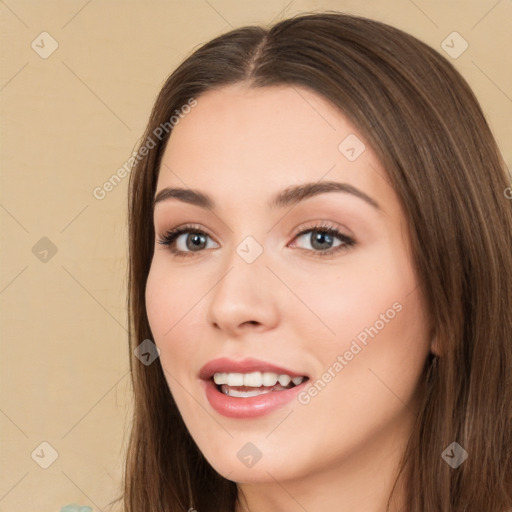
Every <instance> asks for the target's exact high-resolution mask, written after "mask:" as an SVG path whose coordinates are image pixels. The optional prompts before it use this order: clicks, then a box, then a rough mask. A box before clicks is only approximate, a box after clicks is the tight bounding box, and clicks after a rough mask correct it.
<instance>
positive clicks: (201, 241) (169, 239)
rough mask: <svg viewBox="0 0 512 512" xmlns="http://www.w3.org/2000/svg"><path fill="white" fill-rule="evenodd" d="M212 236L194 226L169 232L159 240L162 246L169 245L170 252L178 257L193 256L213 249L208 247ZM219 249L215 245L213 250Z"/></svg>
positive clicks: (182, 227)
mask: <svg viewBox="0 0 512 512" xmlns="http://www.w3.org/2000/svg"><path fill="white" fill-rule="evenodd" d="M208 238H210V236H209V235H208V234H207V233H205V232H204V231H203V230H201V229H199V228H198V227H197V226H194V225H186V226H181V227H179V228H175V229H171V230H170V231H167V233H165V234H164V235H163V236H161V237H160V238H159V240H158V243H159V244H161V245H167V246H168V247H169V250H170V251H171V252H172V253H173V254H174V255H176V256H177V257H187V256H193V255H194V253H195V252H201V250H202V249H212V247H211V246H210V247H209V246H208V241H207V239H208ZM215 247H218V244H215V245H214V247H213V248H215Z"/></svg>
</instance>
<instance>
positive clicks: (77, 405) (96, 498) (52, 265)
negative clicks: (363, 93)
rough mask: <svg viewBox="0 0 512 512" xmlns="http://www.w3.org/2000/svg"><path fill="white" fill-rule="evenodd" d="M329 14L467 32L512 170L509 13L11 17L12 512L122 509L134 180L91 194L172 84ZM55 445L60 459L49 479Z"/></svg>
mask: <svg viewBox="0 0 512 512" xmlns="http://www.w3.org/2000/svg"><path fill="white" fill-rule="evenodd" d="M327 9H335V10H340V11H344V12H350V13H357V14H361V15H366V16H368V17H372V18H376V19H379V20H382V21H385V22H387V23H389V24H391V25H395V26H397V27H399V28H402V29H404V30H406V31H407V32H410V33H412V34H413V35H416V36H417V37H418V38H420V39H421V40H423V41H425V42H426V43H428V44H430V45H431V46H432V47H434V48H436V49H438V51H440V52H441V53H444V50H443V49H442V48H441V43H442V41H443V40H445V39H446V37H447V36H448V35H449V34H450V33H452V32H453V31H457V32H458V33H459V34H460V35H461V36H462V37H463V38H464V39H465V40H466V41H467V43H468V44H469V46H468V49H467V50H466V51H465V52H464V53H463V54H462V55H460V57H458V58H457V59H453V58H451V57H448V58H449V59H451V60H452V62H454V64H455V65H456V67H457V68H458V69H459V70H460V71H461V72H462V74H463V75H464V76H465V77H466V78H467V80H468V81H469V83H470V85H471V86H472V87H473V90H474V91H475V93H476V95H477V97H478V98H479V99H480V101H481V104H482V106H483V109H484V111H485V112H486V114H487V116H488V119H489V122H490V124H491V126H492V129H493V131H494V133H495V135H496V137H497V140H498V142H499V144H500V146H501V149H502V152H503V154H504V156H505V159H506V161H507V162H508V163H509V165H510V163H511V162H512V137H511V126H512V123H511V118H512V66H511V62H512V58H511V57H512V54H511V52H512V50H511V49H512V33H511V32H510V20H511V19H512V2H511V1H510V0H501V1H496V0H479V1H428V0H414V1H412V0H394V1H385V0H374V1H368V2H362V1H356V0H352V1H348V0H347V1H343V0H339V1H305V0H304V1H299V0H292V1H290V0H285V1H269V0H265V1H248V0H239V1H236V0H208V1H207V0H190V1H185V0H183V1H165V2H163V1H148V0H146V1H142V0H139V1H135V0H132V1H124V2H121V1H120V0H117V1H112V0H111V1H101V0H89V1H87V0H81V1H78V0H77V1H69V0H68V1H36V0H33V1H17V0H5V1H1V0H0V15H1V44H2V48H3V52H2V58H1V68H0V88H1V94H0V101H1V110H2V124H1V130H2V131H1V138H0V142H1V162H2V175H1V179H2V182H1V190H0V223H1V234H2V252H1V254H2V259H1V267H0V268H1V271H0V272H1V273H0V306H1V315H2V316H1V323H0V336H1V403H0V432H1V445H0V447H1V460H2V462H1V464H0V476H1V479H0V510H1V511H5V512H16V511H23V512H27V511H28V510H34V511H35V510H37V511H48V512H58V511H59V510H60V507H62V506H63V505H66V504H68V503H73V502H74V503H78V504H80V505H89V506H91V507H93V508H94V511H95V512H97V511H101V510H105V508H106V505H107V503H108V502H109V501H110V500H111V499H113V497H114V496H115V493H116V490H117V488H118V485H119V482H120V477H121V474H122V461H123V450H124V446H125V443H126V439H127V437H126V425H127V421H128V420H129V418H130V406H131V399H130V392H129V391H130V387H129V377H128V350H127V339H126V338H127V337H126V328H125V326H126V308H125V298H126V294H125V286H126V236H127V231H126V191H127V184H128V179H125V180H124V181H123V182H122V183H120V184H119V185H118V186H117V187H115V188H114V189H113V190H112V191H111V192H109V193H108V194H107V195H106V197H105V198H104V199H102V200H98V199H96V198H95V197H94V196H93V189H94V188H95V187H98V186H102V184H103V183H105V182H106V181H107V180H108V179H109V177H110V176H111V175H112V174H113V173H115V171H116V170H117V169H118V168H119V167H121V166H122V165H123V164H124V163H125V162H126V160H127V159H128V157H129V156H130V154H131V153H132V151H133V149H134V147H135V145H136V143H137V140H138V139H139V138H140V137H141V136H142V133H143V130H144V127H145V123H146V120H147V117H148V114H149V111H150V108H151V106H152V102H153V100H154V98H155V95H156V94H157V92H158V91H159V88H160V86H161V85H162V83H163V81H164V80H165V78H166V77H167V76H168V74H169V73H170V72H171V71H172V70H173V68H174V67H175V66H176V65H177V64H178V63H179V62H180V61H181V60H182V59H183V58H184V57H185V56H186V55H188V54H189V53H190V52H191V51H192V50H193V49H194V48H195V47H197V46H198V45H200V44H201V43H203V42H205V41H207V40H209V39H210V38H212V37H213V36H216V35H218V34H220V33H222V32H225V31H227V30H228V29H230V28H232V27H238V26H241V25H245V24H256V23H264V24H266V23H269V22H271V21H272V20H274V21H275V20H277V19H281V18H283V17H286V16H289V15H293V14H296V13H299V12H303V11H308V10H327ZM41 32H48V33H49V34H50V35H51V37H52V38H53V39H55V40H56V41H57V43H58V45H59V46H58V49H57V50H56V51H55V52H54V53H52V54H51V55H50V56H48V57H47V58H46V59H43V58H42V57H40V56H39V54H38V53H37V52H36V51H35V50H34V49H32V47H31V44H32V42H33V41H34V45H38V46H35V47H36V48H37V49H38V51H39V52H40V53H41V52H42V53H44V52H48V51H49V50H50V49H51V44H52V43H51V40H50V39H49V36H46V35H44V36H40V34H41ZM41 39H43V42H41ZM459 43H460V41H459V42H458V43H457V44H459ZM445 55H446V54H445ZM43 237H46V238H48V239H49V240H51V243H52V244H54V246H55V247H56V249H57V252H56V253H55V254H53V253H52V250H51V249H48V241H45V240H43V241H42V242H39V241H40V239H41V238H43ZM36 244H39V245H36ZM45 244H46V245H45ZM34 246H36V248H35V249H33V247H34ZM44 250H49V252H48V253H45V252H44ZM34 253H35V254H34ZM41 258H43V261H41ZM44 258H46V260H45V261H44ZM42 442H47V443H49V444H50V445H51V446H52V447H53V449H54V450H56V452H57V453H58V458H57V459H56V460H55V461H54V462H53V464H51V466H50V467H48V469H43V468H41V467H40V466H39V465H38V463H43V462H45V461H46V462H51V450H50V449H49V448H48V447H47V446H44V445H43V446H42V447H40V446H39V445H40V443H42ZM34 450H35V453H34V455H33V458H32V457H31V454H32V453H33V452H34ZM41 450H42V451H41ZM36 461H37V462H36ZM141 512H142V511H141Z"/></svg>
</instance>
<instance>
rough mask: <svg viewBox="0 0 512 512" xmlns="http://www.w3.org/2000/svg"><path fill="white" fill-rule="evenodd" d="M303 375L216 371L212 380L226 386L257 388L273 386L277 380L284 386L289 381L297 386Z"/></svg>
mask: <svg viewBox="0 0 512 512" xmlns="http://www.w3.org/2000/svg"><path fill="white" fill-rule="evenodd" d="M304 379H305V377H293V378H292V377H290V376H289V375H285V374H281V375H278V374H277V373H273V372H251V373H224V372H218V373H215V374H214V375H213V381H214V382H215V384H217V385H222V384H227V385H228V386H249V387H253V388H259V387H261V386H266V387H271V386H275V385H276V384H277V382H279V384H281V386H283V387H286V386H288V384H290V382H293V383H294V384H295V385H296V386H298V385H299V384H300V383H301V382H302V381H303V380H304Z"/></svg>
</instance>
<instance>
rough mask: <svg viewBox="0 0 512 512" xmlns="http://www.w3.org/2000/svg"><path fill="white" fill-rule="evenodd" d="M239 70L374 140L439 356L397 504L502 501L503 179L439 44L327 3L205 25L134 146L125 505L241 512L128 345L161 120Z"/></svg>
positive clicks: (507, 348) (133, 510) (508, 366)
mask: <svg viewBox="0 0 512 512" xmlns="http://www.w3.org/2000/svg"><path fill="white" fill-rule="evenodd" d="M241 81H244V82H247V83H248V84H250V85H251V86H252V87H267V86H272V85H277V84H279V85H289V86H291V87H293V86H295V85H297V86H304V87H307V88H309V89H310V90H312V91H314V92H316V93H317V94H320V95H321V96H323V97H324V98H326V99H328V100H329V101H330V102H332V104H333V105H335V106H337V107H338V108H339V109H340V111H341V112H342V113H343V114H344V115H346V116H347V117H348V118H349V119H350V121H351V122H352V123H353V124H354V126H355V127H356V128H357V129H358V130H359V131H360V132H361V133H362V134H363V136H364V137H366V139H367V141H369V143H370V144H371V146H372V148H373V149H374V151H375V152H376V154H377V155H378V157H379V158H380V160H381V162H382V164H383V165H384V168H385V169H386V170H387V173H388V175H389V176H388V177H389V180H390V183H391V185H392V186H393V188H394V190H395V191H396V193H397V195H398V197H399V199H400V201H401V203H402V207H403V209H404V211H405V214H406V218H407V219H408V229H409V236H410V239H411V242H412V247H413V248H414V254H413V258H414V261H413V263H414V265H415V269H416V273H417V276H418V282H419V286H421V287H422V291H423V294H424V297H425V299H426V303H427V307H428V310H429V311H428V313H429V314H430V318H431V322H432V325H433V326H434V330H435V331H434V334H435V336H436V339H437V342H438V346H439V353H440V355H439V357H437V358H435V360H434V361H433V362H432V364H426V366H425V373H424V375H423V379H422V389H423V392H422V398H421V404H420V408H419V413H418V415H417V419H416V422H415V426H414V428H413V431H412V434H411V437H410V440H409V443H408V446H407V449H406V451H405V454H404V457H403V461H402V462H403V464H402V470H401V477H403V478H405V481H406V482H407V484H406V486H405V489H406V493H407V496H406V500H407V501H406V503H407V506H406V510H407V511H408V512H482V511H484V510H486V511H493V512H502V511H504V510H506V509H507V508H508V507H512V201H510V200H508V199H507V194H506V190H507V189H508V187H510V176H509V175H508V173H507V171H506V167H505V165H504V162H503V160H502V158H501V156H500V152H499V149H498V147H497V145H496V142H495V140H494V138H493V136H492V134H491V131H490V129H489V126H488V124H487V122H486V120H485V118H484V115H483V113H482V110H481V108H480V107H479V104H478V102H477V100H476V98H475V96H474V94H473V93H472V91H471V90H470V88H469V86H468V85H467V83H466V81H465V80H464V79H463V78H462V77H461V75H460V74H459V73H458V72H457V71H456V70H455V69H454V67H453V66H452V65H451V64H450V63H449V62H448V61H447V60H446V59H445V58H444V57H442V56H441V55H439V54H438V53H437V52H435V51H434V50H432V49H431V48H430V47H428V46H427V45H426V44H424V43H422V42H420V41H419V40H417V39H416V38H414V37H412V36H410V35H408V34H406V33H404V32H402V31H400V30H398V29H396V28H393V27H390V26H388V25H385V24H383V23H380V22H377V21H373V20H368V19H365V18H361V17H356V16H350V15H344V14H340V13H333V12H327V13H317V14H306V15H299V16H296V17H294V18H290V19H287V20H284V21H281V22H279V23H277V24H275V25H274V26H272V27H270V28H269V29H265V28H262V27H244V28H240V29H236V30H233V31H231V32H229V33H227V34H225V35H222V36H220V37H217V38H215V39H214V40H212V41H210V42H208V43H207V44H205V45H204V46H202V47H201V48H199V49H198V50H197V51H195V52H194V53H193V54H192V55H191V56H190V57H188V58H187V59H186V60H185V61H184V62H183V63H182V64H181V65H180V66H179V67H178V68H177V69H176V70H175V71H174V73H172V75H171V76H170V77H169V78H168V80H167V81H166V82H165V84H164V86H163V88H162V90H161V92H160V94H159V96H158V98H157V100H156V103H155V105H154V108H153V111H152V113H151V116H150V120H149V123H148V126H147V129H146V132H145V135H144V137H143V139H142V141H141V145H140V148H141V149H142V148H143V146H146V148H148V147H150V149H149V151H147V152H146V150H144V151H141V149H139V154H138V156H137V163H136V165H135V166H134V168H133V170H132V173H131V177H130V187H129V230H130V231H129V232H130V240H129V296H128V309H129V317H130V325H129V329H130V354H131V360H130V361H131V362H130V364H131V374H132V383H133V391H134V397H135V400H134V416H133V423H132V425H131V437H130V441H129V446H128V453H127V462H126V468H125V481H124V496H123V497H122V500H123V503H124V511H125V512H171V511H181V510H183V511H186V510H188V509H189V507H194V508H195V509H196V510H197V511H199V512H207V511H208V512H232V511H234V510H235V503H236V500H237V495H238V493H237V486H236V484H235V483H234V482H231V481H229V480H227V479H225V478H223V477H221V476H220V475H219V474H218V473H217V472H216V471H215V470H214V469H213V468H212V467H211V466H210V464H209V463H208V462H207V461H206V460H205V458H204V457H203V455H202V454H201V452H200V450H199V449H198V447H197V446H196V444H195V443H194V441H193V439H192V438H191V436H190V434H189V433H188V431H187V429H186V427H185V425H184V423H183V421H182V418H181V416H180V413H179V411H178V409H177V407H176V404H175V402H174V400H173V398H172V396H171V394H170V391H169V388H168V385H167V383H166V379H165V377H164V373H163V370H162V367H161V364H160V361H159V359H157V360H156V361H155V362H154V363H153V364H151V365H148V366H146V365H144V364H141V363H140V361H139V360H137V359H136V358H135V357H133V355H132V351H133V349H134V348H135V347H137V345H138V344H140V343H141V342H142V341H143V340H145V339H152V334H151V330H150V326H149V324H148V319H147V314H146V308H145V286H146V280H147V276H148V273H149V269H150V265H151V260H152V255H153V247H154V236H155V233H154V228H153V223H152V215H153V210H152V202H153V197H154V194H155V189H156V184H157V178H158V173H159V166H160V161H161V158H162V154H163V151H164V149H165V146H166V142H167V140H168V138H169V134H170V133H171V132H172V123H170V122H169V119H170V118H171V116H173V113H174V112H175V111H176V110H178V111H180V109H182V108H183V106H184V105H187V104H189V102H190V100H191V99H195V100H196V101H199V102H200V101H201V99H200V96H201V94H202V93H204V92H205V91H209V90H212V89H216V88H219V87H222V86H223V85H228V84H233V83H236V82H241ZM178 121H179V119H178ZM150 140H151V143H149V141H150ZM143 153H144V154H143ZM428 363H431V361H428ZM453 442H457V443H458V444H459V445H461V446H462V447H463V448H464V449H465V450H466V451H467V452H468V455H469V456H468V459H467V460H466V461H465V462H464V463H463V464H462V465H460V466H459V467H458V468H456V469H453V468H452V467H450V465H448V464H447V463H446V462H445V460H443V458H442V456H441V455H442V453H443V451H444V450H445V449H446V448H447V447H448V446H449V445H451V444H452V443H453Z"/></svg>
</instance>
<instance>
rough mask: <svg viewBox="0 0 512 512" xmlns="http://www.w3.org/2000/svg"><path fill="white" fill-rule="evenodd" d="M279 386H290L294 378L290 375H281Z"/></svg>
mask: <svg viewBox="0 0 512 512" xmlns="http://www.w3.org/2000/svg"><path fill="white" fill-rule="evenodd" d="M278 380H279V384H281V386H288V384H290V382H291V380H292V378H291V377H290V376H289V375H279V379H278Z"/></svg>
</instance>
